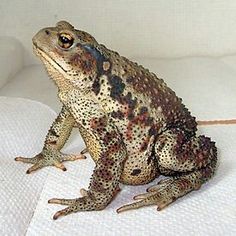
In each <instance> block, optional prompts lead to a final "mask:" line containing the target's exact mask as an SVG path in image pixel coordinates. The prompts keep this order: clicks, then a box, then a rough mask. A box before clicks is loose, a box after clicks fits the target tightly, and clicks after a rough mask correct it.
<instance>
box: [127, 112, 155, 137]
mask: <svg viewBox="0 0 236 236" xmlns="http://www.w3.org/2000/svg"><path fill="white" fill-rule="evenodd" d="M152 124H153V119H152V118H151V117H150V116H149V113H148V112H147V111H145V112H143V113H142V114H139V115H137V116H135V117H134V118H133V119H131V120H130V121H129V123H128V125H127V131H126V138H127V140H130V141H131V140H132V134H133V133H132V129H133V126H135V125H138V126H140V128H145V127H146V126H151V125H152Z"/></svg>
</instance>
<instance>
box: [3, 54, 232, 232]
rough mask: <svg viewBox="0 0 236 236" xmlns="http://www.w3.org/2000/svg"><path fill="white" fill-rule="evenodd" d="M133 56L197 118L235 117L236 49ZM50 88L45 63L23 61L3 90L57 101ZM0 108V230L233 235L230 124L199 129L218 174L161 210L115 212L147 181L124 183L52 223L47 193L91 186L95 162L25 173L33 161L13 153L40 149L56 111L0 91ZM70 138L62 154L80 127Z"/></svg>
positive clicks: (74, 148) (72, 146)
mask: <svg viewBox="0 0 236 236" xmlns="http://www.w3.org/2000/svg"><path fill="white" fill-rule="evenodd" d="M138 61H139V62H142V63H143V64H144V65H145V66H146V67H148V68H150V69H151V70H152V71H154V72H157V75H159V77H163V78H164V79H165V81H166V82H167V83H168V84H169V85H170V87H172V88H173V89H174V90H175V91H176V93H177V94H178V95H179V96H181V97H183V100H184V103H185V104H186V105H187V107H189V108H190V110H191V111H192V112H193V114H194V115H196V116H197V117H198V119H201V120H203V119H220V118H221V119H228V118H235V117H236V113H235V112H236V110H235V103H236V95H235V87H236V80H235V77H236V66H235V65H236V56H230V57H223V58H185V59H178V60H177V59H176V60H154V59H139V60H138ZM18 79H19V80H20V81H18ZM39 81H40V82H39ZM10 84H12V85H10ZM29 84H30V86H31V88H30V89H29V88H27V85H29ZM52 88H53V84H52V83H51V81H50V80H49V79H48V78H47V75H46V74H45V72H44V69H42V66H33V67H28V68H25V69H24V71H22V72H21V73H20V74H19V75H17V76H16V77H15V78H14V79H13V80H12V81H11V83H9V84H8V85H7V86H5V87H3V88H2V89H1V90H0V94H5V95H7V93H9V95H11V96H14V93H15V94H17V96H24V97H31V98H32V99H41V100H43V101H44V102H46V103H48V104H49V105H50V106H51V107H53V108H58V107H59V104H58V102H56V99H57V98H56V89H55V88H54V89H52ZM19 91H21V92H19ZM19 111H21V112H19ZM0 114H1V116H0V128H1V133H0V142H1V146H0V156H1V159H0V164H1V165H0V173H1V177H0V180H1V182H0V184H1V186H3V188H2V187H0V191H1V192H0V196H1V197H0V198H1V199H0V209H1V211H0V235H22V234H23V233H24V232H27V233H26V235H27V236H28V235H30V236H33V235H65V236H66V235H235V234H236V224H235V222H236V207H235V206H236V201H235V195H236V172H235V171H234V169H235V168H236V159H235V155H236V152H235V146H236V138H235V137H236V126H235V125H230V126H215V127H201V128H200V132H199V133H204V134H206V135H208V136H211V137H212V139H213V140H215V141H216V143H217V147H218V152H219V168H218V171H217V174H216V176H215V177H214V178H213V179H212V180H211V181H209V182H208V183H207V184H205V185H204V186H203V187H202V188H201V189H200V190H199V191H197V192H193V193H191V194H189V195H187V196H185V197H183V198H182V199H180V200H178V201H176V202H175V203H174V204H172V205H171V206H169V207H167V208H166V209H164V210H163V211H161V212H157V211H156V207H155V206H152V207H147V208H143V209H139V210H135V211H130V212H127V213H122V214H120V215H117V214H116V212H115V210H116V209H117V208H118V207H119V206H121V205H123V204H125V203H128V202H130V201H132V197H133V196H134V195H135V194H138V193H142V192H144V191H145V189H146V188H147V186H136V187H131V186H122V191H121V192H120V193H119V195H118V196H117V197H116V198H115V199H114V201H113V202H112V203H111V204H110V205H109V206H108V207H107V208H106V209H105V210H103V211H100V212H84V213H77V214H72V215H69V216H67V217H64V218H61V219H59V220H57V221H56V222H55V221H53V220H52V215H53V214H54V213H55V211H57V210H60V209H62V208H63V206H58V205H48V204H47V200H48V199H50V198H53V197H65V198H76V197H78V196H79V189H80V188H82V187H85V188H86V187H87V186H88V183H89V178H90V176H91V173H92V169H93V167H94V164H93V162H92V160H91V159H90V158H88V159H87V160H81V161H76V162H68V163H65V165H66V167H67V169H68V171H67V172H62V171H60V170H58V169H56V168H53V167H49V168H46V169H44V170H41V171H38V172H37V173H34V174H32V175H30V176H28V175H26V174H25V171H26V169H27V168H29V166H30V165H27V164H21V163H16V162H14V160H13V157H15V156H17V155H26V156H32V155H34V154H35V153H37V152H39V151H40V150H41V148H42V142H43V139H44V136H45V134H46V132H47V129H48V127H49V125H50V123H51V121H52V120H53V118H54V117H55V113H54V112H52V111H50V109H49V108H48V107H45V106H44V105H41V104H39V103H34V102H30V101H26V100H20V99H14V98H1V99H0ZM68 143H69V146H67V148H66V149H65V151H66V152H67V153H78V152H79V151H80V150H81V149H82V148H83V142H82V140H81V138H80V136H79V135H78V133H76V134H75V135H74V136H73V137H72V139H70V140H69V141H68ZM155 182H156V181H155ZM155 182H154V183H155ZM152 184H153V183H152ZM152 184H149V185H148V186H150V185H152Z"/></svg>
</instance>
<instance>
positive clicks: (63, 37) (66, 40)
mask: <svg viewBox="0 0 236 236" xmlns="http://www.w3.org/2000/svg"><path fill="white" fill-rule="evenodd" d="M73 43H74V39H73V38H72V36H71V35H69V34H66V33H61V34H59V36H58V44H59V46H60V47H62V48H66V49H68V48H70V47H71V46H72V45H73Z"/></svg>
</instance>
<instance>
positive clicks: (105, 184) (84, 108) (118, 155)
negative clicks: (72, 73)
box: [49, 97, 126, 219]
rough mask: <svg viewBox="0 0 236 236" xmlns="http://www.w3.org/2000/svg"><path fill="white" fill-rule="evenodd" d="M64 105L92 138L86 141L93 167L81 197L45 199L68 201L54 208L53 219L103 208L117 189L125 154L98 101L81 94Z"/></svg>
mask: <svg viewBox="0 0 236 236" xmlns="http://www.w3.org/2000/svg"><path fill="white" fill-rule="evenodd" d="M68 106H69V109H70V110H71V114H73V116H74V118H75V119H76V121H77V122H78V123H79V124H80V125H82V126H83V127H84V129H86V130H87V132H88V133H89V134H90V136H91V140H93V142H87V148H88V150H93V152H90V153H91V155H92V157H93V159H94V160H95V162H96V167H95V169H94V172H93V175H92V179H91V182H90V185H89V188H88V191H85V190H83V191H82V193H83V197H81V198H76V199H57V198H54V199H51V200H49V203H55V204H62V205H68V207H67V208H65V209H63V210H61V211H58V212H57V213H56V214H55V215H54V217H53V219H57V218H58V217H60V216H63V215H67V214H70V213H73V212H78V211H91V210H101V209H104V208H105V207H106V206H107V205H108V204H109V203H110V202H111V200H112V199H113V197H114V196H115V195H116V193H117V192H118V189H119V186H118V184H119V179H120V176H121V173H122V169H123V163H124V160H125V158H126V148H125V146H124V144H123V142H122V139H121V136H120V134H119V132H118V130H117V128H116V126H115V125H114V124H113V123H112V121H111V120H110V119H109V117H108V116H107V115H106V114H105V113H104V112H103V111H102V109H101V108H100V107H99V105H98V104H96V103H95V102H94V101H92V100H90V99H86V98H84V97H83V98H78V100H77V102H76V104H73V105H71V104H70V103H69V105H68ZM87 136H88V135H87ZM87 141H88V140H87ZM89 143H90V145H91V143H93V144H94V145H95V146H96V149H97V150H96V151H94V148H95V147H90V146H89V145H88V144H89Z"/></svg>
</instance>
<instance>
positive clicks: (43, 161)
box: [15, 150, 86, 174]
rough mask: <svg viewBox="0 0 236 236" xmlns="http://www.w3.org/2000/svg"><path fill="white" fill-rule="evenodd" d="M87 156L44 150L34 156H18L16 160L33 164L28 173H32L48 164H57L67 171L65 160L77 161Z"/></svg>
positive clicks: (56, 165)
mask: <svg viewBox="0 0 236 236" xmlns="http://www.w3.org/2000/svg"><path fill="white" fill-rule="evenodd" d="M85 158H86V157H85V156H84V155H83V154H78V155H74V154H64V153H61V152H59V151H57V150H43V151H42V152H41V153H39V154H37V155H36V156H34V157H33V158H27V157H16V158H15V160H16V161H21V162H24V163H30V164H33V166H31V167H30V168H29V169H28V170H27V171H26V173H27V174H30V173H31V172H33V171H36V170H38V169H41V168H43V167H46V166H55V167H57V168H59V169H61V170H63V171H66V167H65V166H64V165H63V163H62V162H64V161H75V160H79V159H85Z"/></svg>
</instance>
